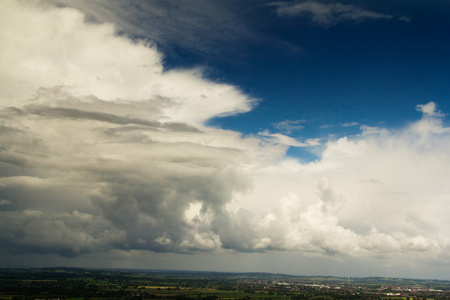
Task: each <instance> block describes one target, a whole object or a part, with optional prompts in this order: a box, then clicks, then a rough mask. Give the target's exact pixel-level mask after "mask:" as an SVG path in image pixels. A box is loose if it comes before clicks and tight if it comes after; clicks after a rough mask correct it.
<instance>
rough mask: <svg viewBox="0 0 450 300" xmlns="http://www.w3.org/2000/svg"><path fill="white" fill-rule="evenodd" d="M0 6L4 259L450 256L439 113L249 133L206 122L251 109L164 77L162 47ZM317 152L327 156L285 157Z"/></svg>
mask: <svg viewBox="0 0 450 300" xmlns="http://www.w3.org/2000/svg"><path fill="white" fill-rule="evenodd" d="M0 6H1V7H0V20H1V22H2V25H3V26H1V27H0V38H1V39H2V42H3V43H2V47H1V52H0V79H1V80H0V85H1V89H0V101H1V109H0V126H1V127H0V128H1V130H0V140H1V146H0V162H1V164H0V176H1V177H0V199H1V200H0V241H1V243H0V245H1V246H0V247H1V251H3V252H5V251H9V253H30V252H32V253H42V254H43V253H56V254H59V255H63V256H67V257H74V256H77V255H83V254H86V253H98V252H107V251H110V250H112V249H115V250H119V251H124V252H127V251H128V252H129V253H132V252H130V251H159V252H177V253H192V252H214V251H217V250H219V249H231V250H234V251H240V252H267V251H274V250H276V251H299V252H305V253H313V254H318V255H333V256H345V255H352V256H356V257H387V258H386V259H388V258H389V257H392V255H394V256H396V257H399V256H401V257H403V258H404V259H410V260H416V261H417V260H418V259H420V260H421V261H430V260H432V259H433V258H435V257H438V256H439V257H444V258H446V259H447V261H448V259H449V253H448V249H449V245H450V223H449V220H448V218H447V216H448V215H449V213H450V211H449V210H450V207H449V206H448V201H449V196H448V195H449V193H448V187H447V186H448V182H449V180H450V174H449V173H448V170H449V169H450V154H449V153H450V151H448V150H449V149H450V130H449V129H448V128H447V127H445V126H444V125H443V122H442V118H443V114H442V113H441V112H439V111H438V110H437V109H436V106H435V104H434V103H428V104H422V105H418V106H417V109H418V110H420V111H421V112H422V113H423V114H424V117H423V118H422V119H420V120H418V121H416V122H414V123H411V124H409V125H408V126H406V127H405V128H403V129H400V130H388V129H383V128H373V127H361V134H358V135H355V136H352V137H342V138H340V139H336V140H333V139H330V140H328V141H325V142H323V140H319V139H308V140H305V141H299V140H296V139H293V138H291V137H289V136H287V135H284V134H281V133H270V132H269V131H262V132H261V133H260V134H259V135H255V136H247V137H244V136H242V134H240V133H239V132H234V131H228V130H221V129H217V128H211V127H208V126H206V125H205V124H206V123H205V121H207V120H208V119H210V118H213V117H217V116H224V115H229V114H236V113H243V112H246V111H248V110H250V109H251V108H252V107H253V105H254V103H255V100H254V99H252V98H251V97H249V96H247V95H245V94H243V93H242V92H241V91H240V90H239V89H238V88H236V87H234V86H231V85H227V84H224V83H216V82H212V81H211V80H207V79H205V78H204V76H203V75H202V73H201V70H198V69H195V70H191V69H188V70H172V71H170V72H165V71H164V70H163V66H162V60H161V54H160V53H159V52H158V51H157V49H155V48H154V47H153V46H152V45H151V44H149V43H146V42H137V41H133V40H129V39H127V38H125V37H123V36H117V35H116V33H115V30H114V27H113V26H112V25H108V24H91V23H86V22H85V21H84V17H83V15H82V14H81V13H80V12H79V11H77V10H75V9H71V8H56V7H53V6H51V5H43V4H42V3H40V2H39V3H38V2H32V3H30V2H13V1H8V2H1V3H0ZM19 12H20V13H19ZM412 109H413V108H412ZM279 124H282V125H280V126H281V127H283V126H284V127H283V128H284V129H289V130H294V129H299V128H292V126H294V127H296V126H300V122H297V121H291V122H284V123H283V122H281V123H279ZM319 142H321V143H322V149H323V151H322V152H321V155H320V159H318V160H317V161H315V162H311V163H300V162H299V161H297V160H296V159H293V158H289V157H287V156H285V154H286V150H287V149H288V147H289V146H295V147H306V146H308V147H311V146H317V145H319Z"/></svg>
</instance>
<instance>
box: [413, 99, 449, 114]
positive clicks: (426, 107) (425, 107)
mask: <svg viewBox="0 0 450 300" xmlns="http://www.w3.org/2000/svg"><path fill="white" fill-rule="evenodd" d="M416 109H417V110H418V111H420V112H422V113H423V114H424V115H426V116H429V117H442V116H444V115H443V114H442V112H441V111H440V110H438V109H437V106H436V103H434V102H428V103H427V104H419V105H417V106H416Z"/></svg>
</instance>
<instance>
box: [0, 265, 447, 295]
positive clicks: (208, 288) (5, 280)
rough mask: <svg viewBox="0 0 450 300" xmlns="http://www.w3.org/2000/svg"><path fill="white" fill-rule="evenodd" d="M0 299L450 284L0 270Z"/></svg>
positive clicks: (397, 289)
mask: <svg viewBox="0 0 450 300" xmlns="http://www.w3.org/2000/svg"><path fill="white" fill-rule="evenodd" d="M394 295H396V296H394ZM2 299H4V300H32V299H33V300H34V299H72V300H84V299H99V300H100V299H103V300H105V299H110V300H112V299H135V300H141V299H197V300H200V299H206V300H208V299H209V300H212V299H328V300H333V299H389V300H394V299H405V300H406V299H408V300H412V299H421V300H422V299H450V282H449V281H439V280H413V279H398V278H397V279H396V278H340V277H318V276H316V277H309V276H290V275H283V274H269V273H218V272H187V271H152V270H148V271H142V270H84V269H75V268H48V269H0V300H2Z"/></svg>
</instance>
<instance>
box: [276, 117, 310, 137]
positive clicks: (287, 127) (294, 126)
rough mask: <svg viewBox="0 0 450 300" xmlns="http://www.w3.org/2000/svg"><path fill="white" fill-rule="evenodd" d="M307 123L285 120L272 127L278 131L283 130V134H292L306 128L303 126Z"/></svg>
mask: <svg viewBox="0 0 450 300" xmlns="http://www.w3.org/2000/svg"><path fill="white" fill-rule="evenodd" d="M305 122H306V121H305V120H284V121H281V122H278V123H273V124H272V126H273V127H275V128H276V129H278V130H281V131H282V132H285V133H287V134H290V133H292V132H293V131H296V130H301V129H303V128H304V126H303V125H301V124H303V123H305Z"/></svg>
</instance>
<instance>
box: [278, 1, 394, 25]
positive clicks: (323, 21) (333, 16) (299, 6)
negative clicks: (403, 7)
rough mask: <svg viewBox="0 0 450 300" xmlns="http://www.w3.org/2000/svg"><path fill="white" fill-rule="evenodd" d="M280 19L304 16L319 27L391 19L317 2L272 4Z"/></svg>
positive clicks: (355, 8)
mask: <svg viewBox="0 0 450 300" xmlns="http://www.w3.org/2000/svg"><path fill="white" fill-rule="evenodd" d="M271 5H274V6H277V9H276V12H277V14H278V16H280V17H292V16H303V15H306V16H308V17H310V18H311V20H312V21H313V22H314V23H316V24H318V25H320V26H333V25H335V24H337V23H340V22H344V21H354V20H363V19H392V16H391V15H388V14H382V13H377V12H373V11H369V10H365V9H362V8H360V7H357V6H354V5H348V4H342V3H330V4H323V3H320V2H317V1H306V2H273V3H272V4H271Z"/></svg>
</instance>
